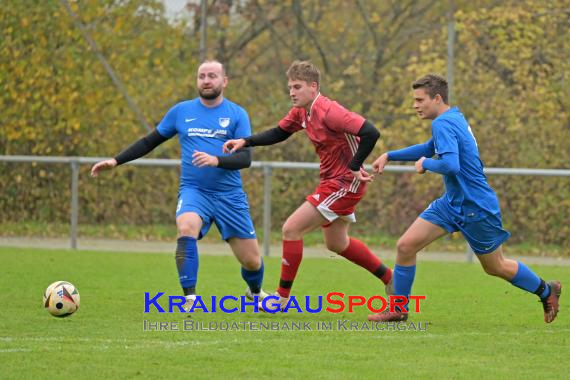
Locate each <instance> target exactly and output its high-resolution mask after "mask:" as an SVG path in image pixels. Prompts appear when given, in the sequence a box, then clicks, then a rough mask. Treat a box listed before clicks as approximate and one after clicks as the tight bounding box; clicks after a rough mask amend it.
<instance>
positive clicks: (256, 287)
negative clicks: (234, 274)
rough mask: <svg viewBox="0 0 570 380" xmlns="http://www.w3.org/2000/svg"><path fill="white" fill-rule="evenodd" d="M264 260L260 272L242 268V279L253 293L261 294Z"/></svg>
mask: <svg viewBox="0 0 570 380" xmlns="http://www.w3.org/2000/svg"><path fill="white" fill-rule="evenodd" d="M263 269H264V267H263V259H261V266H260V267H259V269H258V270H247V269H245V268H243V267H242V268H241V277H242V278H243V279H244V281H245V282H247V285H248V286H249V289H250V290H251V292H252V293H259V292H260V290H261V284H262V283H263Z"/></svg>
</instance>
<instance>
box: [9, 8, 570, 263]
mask: <svg viewBox="0 0 570 380" xmlns="http://www.w3.org/2000/svg"><path fill="white" fill-rule="evenodd" d="M10 3H11V4H10V6H6V7H3V10H2V12H1V13H0V30H1V32H2V38H1V39H0V87H1V88H2V90H3V91H2V92H1V93H0V108H1V110H2V111H1V115H2V117H1V118H0V154H3V155H48V156H97V157H104V156H114V155H115V154H116V153H118V152H119V151H120V150H121V149H123V148H124V147H125V146H127V145H128V144H130V143H131V142H133V141H134V140H136V139H138V138H139V137H141V136H143V135H145V134H146V133H147V130H146V129H145V127H144V125H143V124H142V123H141V122H140V119H139V118H137V115H136V114H135V112H134V111H133V108H132V107H129V104H128V103H127V101H126V100H125V97H124V96H123V94H122V93H121V92H120V91H119V90H118V89H117V86H115V85H114V84H113V82H112V81H111V79H110V77H109V75H108V74H107V72H106V71H105V69H104V67H103V65H102V64H101V62H100V61H99V60H98V57H97V55H96V54H95V52H94V51H93V49H92V48H91V47H90V46H89V44H88V43H87V42H86V40H85V38H84V35H83V34H82V31H81V30H80V29H78V28H77V25H76V24H74V22H73V18H72V17H71V16H70V14H69V13H68V12H67V11H66V8H65V7H64V6H63V4H64V2H63V1H55V0H51V1H35V0H20V1H10ZM188 3H189V4H188V10H189V11H191V12H190V13H189V14H190V15H192V16H191V17H186V18H182V19H176V20H174V19H169V18H166V17H165V15H164V4H163V3H162V2H160V1H156V0H115V1H111V0H107V1H74V2H70V3H69V4H70V7H71V9H72V11H73V12H74V13H75V14H76V15H77V17H78V20H80V22H81V23H82V24H83V25H84V26H85V30H86V31H87V33H88V34H89V35H90V36H91V37H92V38H93V40H94V41H95V42H96V43H97V46H98V50H99V51H98V52H99V53H100V54H102V55H103V56H104V57H105V58H106V60H108V62H109V64H110V66H111V67H112V68H113V70H114V71H115V73H116V75H117V77H118V78H120V80H121V81H122V82H123V83H124V85H125V88H126V92H127V93H128V94H129V96H130V97H131V98H132V99H133V101H134V103H136V104H137V106H138V108H139V109H140V110H141V114H142V117H143V118H144V120H145V121H146V122H147V123H148V125H151V126H154V125H156V124H157V123H158V122H159V121H160V119H161V118H162V116H163V115H164V114H165V112H166V111H167V110H168V109H169V108H170V107H171V106H172V105H173V104H175V103H176V102H178V101H180V100H183V99H187V98H192V97H195V96H196V94H197V92H196V84H195V71H196V69H197V65H198V64H199V60H200V58H199V57H200V34H199V30H200V26H201V25H202V22H206V27H207V40H206V41H207V43H206V46H207V57H210V58H216V59H218V60H220V61H222V62H223V63H224V64H225V65H226V69H227V72H228V75H229V77H230V84H229V87H228V89H227V91H226V96H227V97H228V98H229V99H231V100H233V101H234V102H236V103H238V104H241V105H242V106H243V107H245V108H246V110H247V111H248V112H249V114H250V117H251V120H252V126H253V130H254V132H257V131H261V130H264V129H266V128H270V127H273V126H275V125H276V122H277V121H278V120H279V119H280V118H281V117H282V116H283V115H284V114H285V113H286V112H287V110H288V109H289V107H290V102H289V99H288V94H287V87H286V79H285V76H284V72H285V70H286V69H287V67H288V65H289V64H290V63H291V62H292V61H293V60H295V59H310V60H312V61H313V62H314V63H316V64H317V65H318V66H319V67H320V68H321V70H322V74H323V79H322V92H323V93H324V94H325V95H327V96H329V97H331V98H333V99H335V100H337V101H339V102H340V103H341V104H343V105H345V106H346V107H347V108H350V109H351V110H353V111H356V112H359V113H361V114H363V115H364V116H365V117H366V118H367V119H369V120H370V121H372V122H373V124H374V125H375V126H376V127H378V129H379V130H380V131H381V133H382V138H381V140H380V142H379V143H378V144H377V147H376V148H375V151H374V153H373V156H374V157H371V158H369V159H368V161H367V163H371V162H372V160H373V158H375V157H376V156H378V155H379V154H381V153H382V152H384V151H386V150H388V149H395V148H399V147H403V146H406V145H410V144H415V143H419V142H423V141H425V140H427V139H428V138H429V136H430V125H429V123H428V122H422V121H420V120H419V119H418V118H417V116H416V115H415V113H414V112H413V110H412V108H411V104H412V101H411V100H412V99H411V91H410V83H411V82H412V81H413V80H414V79H416V78H417V77H419V76H422V75H424V74H426V73H430V72H436V73H441V74H444V75H445V74H446V71H447V64H448V51H447V40H448V31H449V23H450V22H451V21H452V22H453V26H454V30H455V33H456V34H455V42H454V61H453V67H454V86H453V93H452V103H453V105H459V106H460V107H461V109H462V111H463V112H464V113H465V115H466V116H467V118H468V120H469V122H470V124H471V127H472V129H473V131H474V134H475V136H476V137H477V141H478V145H479V149H480V153H481V157H482V159H483V161H484V162H485V164H486V166H488V167H522V168H524V167H528V168H553V169H561V168H566V169H567V168H570V153H569V152H570V138H569V130H570V93H569V91H570V90H569V88H570V86H569V82H568V76H569V75H570V67H569V66H570V64H569V61H570V59H569V57H570V54H569V51H570V44H568V41H569V40H570V31H569V30H570V29H569V25H570V1H568V0H549V1H542V0H522V1H515V0H506V1H491V0H471V1H462V0H455V1H435V0H392V1H385V0H366V1H365V0H355V1H349V2H347V1H341V0H332V1H328V0H327V1H325V0H303V1H301V0H284V1H283V0H279V1H276V0H241V1H237V0H233V1H232V0H209V1H207V4H208V16H207V18H206V19H205V20H202V19H201V17H200V12H199V2H197V1H188ZM302 134H303V133H298V134H297V135H296V136H294V137H292V138H291V139H289V140H288V141H287V142H285V143H282V144H279V145H276V146H274V147H271V148H257V149H256V150H255V154H254V159H255V160H270V161H308V162H315V161H316V160H317V157H316V154H315V153H314V149H313V147H312V145H311V144H310V142H309V141H308V139H307V138H306V137H305V136H302ZM179 153H180V150H179V146H178V143H177V142H175V141H169V142H167V143H165V144H163V145H161V146H160V147H158V148H157V149H156V150H155V151H154V152H153V153H152V154H151V155H149V157H155V158H178V157H179ZM88 173H89V168H88V167H86V166H84V167H82V168H81V175H80V185H79V189H80V224H82V225H105V224H119V225H120V224H126V225H141V226H142V225H151V224H168V223H172V224H174V209H175V206H176V197H177V187H178V172H177V170H174V169H159V168H141V167H138V168H134V167H129V166H125V167H122V168H120V169H118V170H115V171H113V172H109V173H105V174H104V175H102V176H100V177H99V178H97V179H92V178H90V176H89V175H88ZM242 176H243V178H244V183H245V187H246V190H247V192H248V194H249V197H250V202H251V208H252V215H253V216H254V219H255V222H256V224H257V225H258V226H260V225H261V217H262V199H263V197H262V195H263V194H262V184H263V179H262V173H261V171H259V170H255V169H250V170H243V171H242ZM69 179H70V170H69V168H68V167H67V166H63V165H45V164H34V165H29V164H6V163H0V187H1V188H2V192H1V193H0V214H1V220H2V223H4V224H5V225H7V224H9V223H12V224H18V223H28V222H34V223H66V222H67V221H68V220H69V198H70V186H69V182H70V180H69ZM317 182H318V174H317V173H316V172H314V171H299V170H290V171H286V170H277V171H275V172H274V178H273V200H274V202H273V206H272V207H273V222H272V223H273V227H274V229H278V226H279V225H280V224H282V223H283V222H284V220H285V218H286V217H287V215H288V214H290V213H291V212H292V211H293V210H294V209H295V208H296V207H297V206H298V205H299V204H300V203H301V202H302V201H303V199H304V196H305V195H306V194H308V193H310V192H311V191H312V190H313V188H314V187H315V186H316V185H317ZM490 183H491V185H492V186H493V187H494V188H495V189H496V191H497V193H498V195H499V197H500V199H501V205H502V209H503V214H504V220H505V224H506V227H507V229H510V230H511V231H512V232H513V238H512V241H514V242H521V241H528V240H530V241H533V242H537V243H541V244H556V245H561V246H563V247H568V246H570V237H569V236H570V186H569V184H570V180H569V179H568V178H560V177H558V178H556V177H528V176H527V177H520V176H516V177H515V176H508V177H507V176H491V177H490ZM442 191H443V186H442V183H441V179H440V178H439V176H436V175H427V176H417V175H413V174H386V175H384V176H382V177H381V178H378V179H377V180H376V181H375V182H374V184H373V185H372V186H370V187H369V192H368V195H367V196H366V197H365V199H364V201H363V202H362V203H361V205H360V206H359V210H358V211H359V213H358V217H359V223H358V224H357V226H356V230H357V231H356V232H359V233H367V234H374V233H375V231H377V232H378V233H385V234H389V235H394V236H396V235H399V234H401V233H402V232H403V231H404V230H405V228H406V227H407V225H408V224H409V223H410V222H411V221H412V220H413V219H414V218H415V217H416V216H417V214H418V213H419V212H421V211H422V210H423V209H424V208H425V207H426V206H427V204H428V203H429V202H430V201H431V200H432V199H433V198H435V197H437V196H439V195H440V194H441V193H442ZM7 233H9V231H5V230H4V231H2V232H1V233H0V234H7ZM567 251H568V250H566V252H567Z"/></svg>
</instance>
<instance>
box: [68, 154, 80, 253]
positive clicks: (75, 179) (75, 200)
mask: <svg viewBox="0 0 570 380" xmlns="http://www.w3.org/2000/svg"><path fill="white" fill-rule="evenodd" d="M70 164H71V231H70V240H71V242H70V244H71V249H77V214H78V212H79V195H78V188H79V160H78V159H77V158H74V159H72V160H71V162H70Z"/></svg>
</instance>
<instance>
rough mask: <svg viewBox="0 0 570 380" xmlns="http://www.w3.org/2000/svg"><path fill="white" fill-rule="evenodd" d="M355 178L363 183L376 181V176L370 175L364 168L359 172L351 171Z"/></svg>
mask: <svg viewBox="0 0 570 380" xmlns="http://www.w3.org/2000/svg"><path fill="white" fill-rule="evenodd" d="M350 172H351V173H352V175H353V176H354V178H356V179H357V180H359V181H362V182H372V181H374V175H372V174H369V173H368V172H367V171H366V170H364V168H360V170H359V171H357V172H356V171H352V170H351V171H350Z"/></svg>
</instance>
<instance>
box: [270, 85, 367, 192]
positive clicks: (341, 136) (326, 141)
mask: <svg viewBox="0 0 570 380" xmlns="http://www.w3.org/2000/svg"><path fill="white" fill-rule="evenodd" d="M364 121H365V119H364V118H363V117H362V116H360V115H359V114H357V113H354V112H350V111H349V110H347V109H346V108H344V107H343V106H341V105H340V104H338V103H337V102H335V101H333V100H330V99H329V98H327V97H325V96H323V95H321V94H318V95H317V97H316V98H315V100H314V101H313V104H312V105H311V108H310V111H309V113H307V112H306V111H305V109H304V108H298V107H293V108H291V110H289V113H288V114H287V115H286V116H285V117H284V118H283V119H281V121H279V127H280V128H281V129H283V130H284V131H287V132H289V133H294V132H297V131H300V130H302V129H305V131H306V132H307V136H308V137H309V139H310V140H311V142H312V143H313V145H314V146H315V151H316V152H317V154H318V155H319V158H320V161H321V166H320V171H321V173H320V177H321V182H329V181H332V182H334V183H336V184H337V185H339V186H341V187H344V188H347V189H349V191H352V192H355V190H356V188H355V185H356V187H358V183H354V182H359V181H355V178H354V176H353V175H352V173H351V172H350V169H349V168H348V164H349V163H350V161H351V160H352V157H354V154H355V153H356V150H357V149H358V144H359V142H360V137H358V136H356V135H357V134H358V132H359V131H360V128H361V127H362V125H363V124H364Z"/></svg>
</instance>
